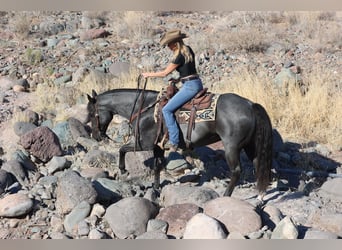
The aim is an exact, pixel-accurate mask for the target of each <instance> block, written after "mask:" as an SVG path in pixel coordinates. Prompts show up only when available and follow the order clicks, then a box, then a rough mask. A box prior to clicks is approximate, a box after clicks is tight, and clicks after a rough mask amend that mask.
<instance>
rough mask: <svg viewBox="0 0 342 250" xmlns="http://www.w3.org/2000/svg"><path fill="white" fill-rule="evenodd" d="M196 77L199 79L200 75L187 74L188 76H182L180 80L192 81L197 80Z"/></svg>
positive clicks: (183, 81)
mask: <svg viewBox="0 0 342 250" xmlns="http://www.w3.org/2000/svg"><path fill="white" fill-rule="evenodd" d="M196 79H199V76H198V75H192V76H186V77H183V78H181V79H180V80H181V82H182V83H185V82H186V81H191V80H196Z"/></svg>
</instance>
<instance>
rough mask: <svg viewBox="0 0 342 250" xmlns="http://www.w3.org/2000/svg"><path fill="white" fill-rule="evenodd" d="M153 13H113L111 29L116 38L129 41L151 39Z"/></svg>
mask: <svg viewBox="0 0 342 250" xmlns="http://www.w3.org/2000/svg"><path fill="white" fill-rule="evenodd" d="M153 15H154V14H153V12H147V11H124V12H113V19H114V21H113V24H112V26H113V29H114V32H115V34H116V36H118V37H121V38H126V39H129V40H133V41H135V40H141V39H145V38H151V36H152V35H153V28H154V27H153V21H152V20H153Z"/></svg>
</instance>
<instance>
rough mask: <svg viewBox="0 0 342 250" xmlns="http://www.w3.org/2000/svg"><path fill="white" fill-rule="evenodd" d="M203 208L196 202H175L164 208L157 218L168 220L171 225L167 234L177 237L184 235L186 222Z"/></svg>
mask: <svg viewBox="0 0 342 250" xmlns="http://www.w3.org/2000/svg"><path fill="white" fill-rule="evenodd" d="M200 212H201V208H200V207H198V206H196V205H195V204H190V203H184V204H175V205H172V206H169V207H166V208H164V209H162V210H161V211H160V212H159V214H158V215H157V217H156V219H158V220H163V221H166V222H167V223H168V225H169V227H168V230H167V235H170V236H173V237H175V238H177V239H179V238H181V237H182V236H183V233H184V230H185V227H186V224H187V223H188V221H189V220H190V219H191V218H192V217H193V216H194V215H195V214H197V213H200Z"/></svg>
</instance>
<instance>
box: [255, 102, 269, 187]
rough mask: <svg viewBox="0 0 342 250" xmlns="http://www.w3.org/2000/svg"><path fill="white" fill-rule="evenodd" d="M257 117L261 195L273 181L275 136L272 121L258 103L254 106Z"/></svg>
mask: <svg viewBox="0 0 342 250" xmlns="http://www.w3.org/2000/svg"><path fill="white" fill-rule="evenodd" d="M253 110H254V112H255V115H256V131H255V149H256V160H255V161H254V164H255V165H256V166H255V168H256V180H257V189H258V191H259V193H262V192H265V191H266V189H267V187H268V185H269V183H270V181H271V167H272V148H273V145H272V144H273V134H272V124H271V120H270V118H269V116H268V114H267V112H266V110H265V109H264V107H263V106H261V105H260V104H258V103H254V104H253Z"/></svg>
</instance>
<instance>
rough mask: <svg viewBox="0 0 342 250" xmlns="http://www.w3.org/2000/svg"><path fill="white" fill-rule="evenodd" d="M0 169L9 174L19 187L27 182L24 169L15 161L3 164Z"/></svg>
mask: <svg viewBox="0 0 342 250" xmlns="http://www.w3.org/2000/svg"><path fill="white" fill-rule="evenodd" d="M1 169H3V170H5V171H7V172H8V173H11V174H12V175H13V176H14V177H15V178H16V180H17V181H18V182H19V183H20V184H21V185H25V183H27V181H28V180H27V175H26V172H25V169H24V167H23V166H22V165H21V164H20V162H19V161H17V160H9V161H7V162H5V163H4V165H3V166H2V167H1Z"/></svg>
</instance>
